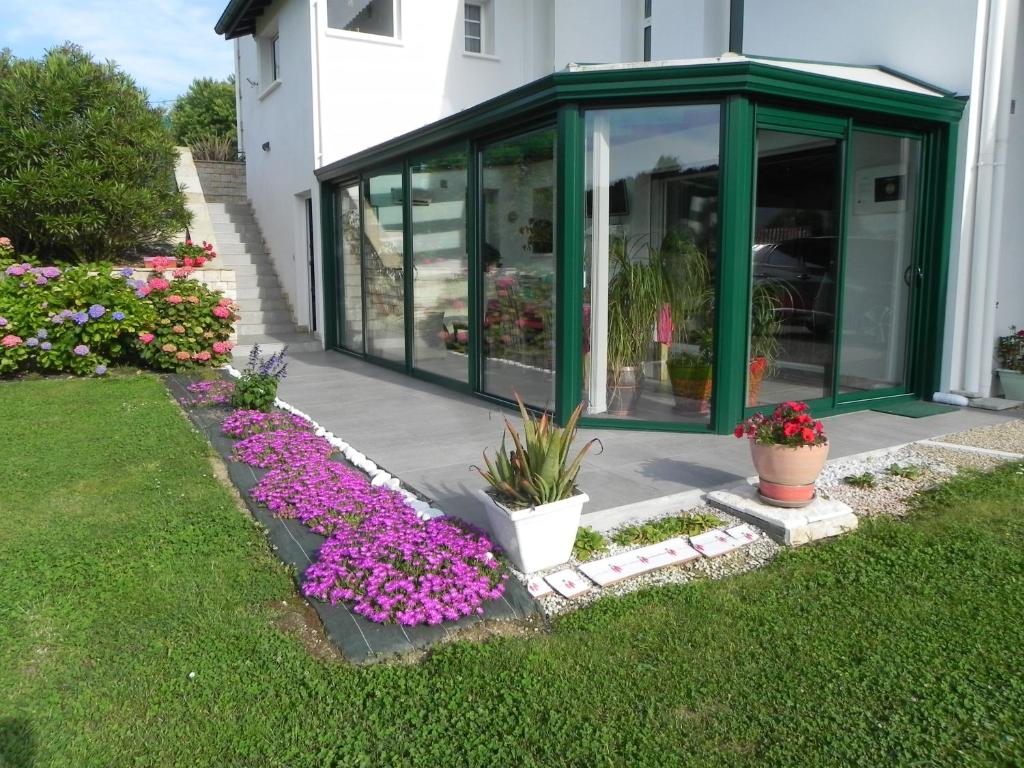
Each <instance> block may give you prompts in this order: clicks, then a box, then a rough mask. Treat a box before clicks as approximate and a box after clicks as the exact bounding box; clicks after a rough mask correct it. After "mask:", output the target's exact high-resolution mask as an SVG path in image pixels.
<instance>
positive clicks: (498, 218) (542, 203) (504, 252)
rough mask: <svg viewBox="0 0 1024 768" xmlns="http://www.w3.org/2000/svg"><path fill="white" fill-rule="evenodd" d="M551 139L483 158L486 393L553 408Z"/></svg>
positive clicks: (519, 142) (526, 140)
mask: <svg viewBox="0 0 1024 768" xmlns="http://www.w3.org/2000/svg"><path fill="white" fill-rule="evenodd" d="M554 160H555V132H554V131H553V130H544V131H537V132H535V133H530V134H527V135H525V136H519V137H517V138H514V139H509V140H507V141H502V142H498V143H496V144H491V145H489V146H488V147H487V148H486V149H484V151H483V153H482V195H483V215H482V217H481V218H482V224H483V238H482V240H483V242H482V247H481V254H480V262H481V266H482V270H483V289H484V303H483V307H484V317H483V339H482V342H483V356H484V359H483V366H482V368H483V389H484V391H485V392H488V393H490V394H493V395H498V396H500V397H506V398H512V397H513V396H514V394H515V393H519V395H520V396H522V398H523V400H524V401H526V402H527V403H528V404H530V405H533V406H536V407H539V408H551V407H553V405H554V384H555V377H554V367H555V360H554V354H555V252H554V250H555V249H554V238H555V225H554V221H555V195H554V189H555V162H554Z"/></svg>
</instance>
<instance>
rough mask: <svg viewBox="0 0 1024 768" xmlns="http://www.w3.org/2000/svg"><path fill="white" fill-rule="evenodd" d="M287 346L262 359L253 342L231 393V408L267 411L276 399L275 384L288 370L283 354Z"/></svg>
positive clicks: (258, 348) (286, 350)
mask: <svg viewBox="0 0 1024 768" xmlns="http://www.w3.org/2000/svg"><path fill="white" fill-rule="evenodd" d="M287 352H288V347H287V346H286V347H284V348H283V349H282V350H281V351H280V352H275V353H274V354H273V355H271V356H270V357H268V358H266V359H264V358H263V356H262V355H261V354H260V345H259V344H253V347H252V349H251V350H249V362H248V364H247V365H246V366H245V370H243V371H242V375H241V376H239V378H238V382H237V383H236V384H235V391H234V393H233V394H232V395H231V406H232V407H233V408H244V409H245V410H250V411H269V410H270V409H271V408H273V406H274V400H276V399H277V385H278V383H279V382H280V381H281V380H282V379H284V377H285V375H287V372H288V363H286V362H285V359H284V358H285V355H286V354H287Z"/></svg>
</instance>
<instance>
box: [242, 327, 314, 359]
mask: <svg viewBox="0 0 1024 768" xmlns="http://www.w3.org/2000/svg"><path fill="white" fill-rule="evenodd" d="M253 344H259V345H260V352H261V353H262V354H264V355H272V354H274V353H275V352H280V351H281V349H282V347H284V346H285V345H287V346H288V351H289V352H319V351H320V350H322V349H323V344H321V343H320V340H319V339H318V338H316V336H314V335H313V334H311V333H281V334H261V335H259V336H245V337H243V336H239V337H238V344H236V345H235V348H234V349H233V350H232V352H233V353H234V358H235V367H236V368H242V367H245V364H246V362H247V361H246V358H247V357H248V356H249V350H251V349H252V346H253Z"/></svg>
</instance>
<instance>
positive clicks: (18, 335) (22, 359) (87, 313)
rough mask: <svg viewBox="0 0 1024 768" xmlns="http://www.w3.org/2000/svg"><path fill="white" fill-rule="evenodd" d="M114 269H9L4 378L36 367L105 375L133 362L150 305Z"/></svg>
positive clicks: (25, 265) (1, 305)
mask: <svg viewBox="0 0 1024 768" xmlns="http://www.w3.org/2000/svg"><path fill="white" fill-rule="evenodd" d="M130 274H131V273H130V271H127V270H126V271H123V272H117V271H115V270H114V268H113V266H112V265H110V264H96V265H91V266H82V265H80V266H75V267H69V268H68V269H65V270H63V271H62V270H60V269H58V268H57V267H53V266H49V267H40V266H37V265H35V264H33V263H31V262H22V263H17V264H11V265H10V266H8V267H7V268H6V269H5V270H4V273H3V277H2V278H0V326H2V327H0V332H2V333H3V338H2V339H0V374H8V373H14V372H16V371H18V370H25V369H32V370H38V371H42V372H51V373H56V372H60V371H72V372H74V373H77V374H79V375H91V374H94V373H95V374H99V375H102V374H103V373H105V372H106V368H107V366H108V365H109V364H110V363H112V362H122V361H124V360H125V359H126V358H128V357H131V354H132V350H133V346H134V339H135V335H136V333H137V332H138V331H139V330H140V329H141V328H144V327H147V326H149V325H151V324H152V322H153V319H154V314H153V312H152V310H151V308H150V307H149V306H148V305H146V304H144V303H143V302H141V301H139V299H138V298H137V297H136V296H135V292H134V287H133V286H132V284H131V282H130V281H129V280H128V279H127V278H128V276H129V275H130Z"/></svg>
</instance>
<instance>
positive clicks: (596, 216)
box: [586, 116, 611, 414]
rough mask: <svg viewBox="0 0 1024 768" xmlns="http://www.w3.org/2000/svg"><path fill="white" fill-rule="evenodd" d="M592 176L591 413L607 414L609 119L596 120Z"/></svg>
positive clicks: (590, 280)
mask: <svg viewBox="0 0 1024 768" xmlns="http://www.w3.org/2000/svg"><path fill="white" fill-rule="evenodd" d="M593 124H594V136H593V146H594V149H593V153H592V154H591V158H590V162H591V174H590V178H591V179H592V180H593V192H592V196H593V197H592V201H591V213H592V217H593V218H592V220H591V227H592V229H591V231H592V233H593V235H592V246H591V256H590V262H591V273H590V279H589V280H587V281H586V282H589V284H590V392H589V398H588V399H589V402H590V406H589V408H588V409H587V412H588V413H592V414H594V413H605V412H606V411H607V410H608V402H607V396H608V246H609V231H608V225H609V218H610V216H609V213H610V210H611V208H610V203H609V194H608V191H609V186H610V179H609V177H610V176H611V152H610V146H609V145H610V133H611V131H610V127H609V124H608V118H607V117H603V116H600V117H595V119H594V123H593Z"/></svg>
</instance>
